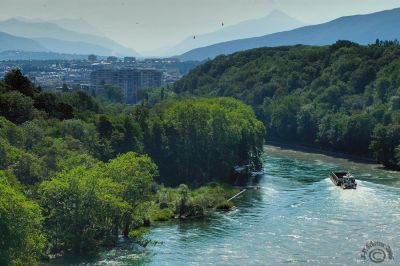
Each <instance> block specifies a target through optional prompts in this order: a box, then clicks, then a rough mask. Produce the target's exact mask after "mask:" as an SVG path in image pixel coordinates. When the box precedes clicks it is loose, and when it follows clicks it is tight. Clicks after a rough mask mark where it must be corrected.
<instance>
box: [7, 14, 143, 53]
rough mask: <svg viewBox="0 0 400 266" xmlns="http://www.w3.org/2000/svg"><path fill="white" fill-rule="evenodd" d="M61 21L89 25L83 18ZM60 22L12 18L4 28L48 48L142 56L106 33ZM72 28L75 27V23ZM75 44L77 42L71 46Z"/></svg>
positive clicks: (52, 49) (67, 51) (62, 51)
mask: <svg viewBox="0 0 400 266" xmlns="http://www.w3.org/2000/svg"><path fill="white" fill-rule="evenodd" d="M57 21H58V23H59V24H63V25H64V26H65V25H70V26H71V25H72V24H73V23H75V28H79V27H80V26H79V25H84V24H85V22H84V21H83V20H73V19H60V20H57ZM58 23H55V22H49V21H43V20H31V19H22V20H21V19H18V18H10V19H7V20H4V21H0V31H2V32H5V33H8V34H11V35H14V36H20V37H24V38H29V39H34V40H35V41H37V42H39V43H40V44H41V45H42V46H44V47H46V48H47V50H50V51H56V52H59V53H71V52H73V53H76V54H86V53H88V52H89V51H90V49H93V52H92V53H100V52H101V54H99V55H111V54H112V55H117V56H124V55H130V56H139V55H138V54H137V53H136V52H135V51H134V50H133V49H130V48H126V47H124V46H122V45H120V44H118V43H117V42H115V41H114V40H112V39H109V38H107V37H104V36H102V35H96V34H94V33H93V32H91V33H82V32H79V31H75V30H71V29H68V28H64V26H60V25H58ZM86 24H87V25H86V26H82V29H83V28H84V27H86V28H88V27H89V28H90V25H89V24H88V23H86ZM66 27H68V26H66ZM71 27H72V28H73V26H71ZM89 31H90V30H89ZM44 40H45V41H44ZM71 43H74V44H75V45H73V46H71ZM78 44H81V45H78ZM84 47H85V49H84ZM71 48H73V49H71ZM100 48H101V49H100Z"/></svg>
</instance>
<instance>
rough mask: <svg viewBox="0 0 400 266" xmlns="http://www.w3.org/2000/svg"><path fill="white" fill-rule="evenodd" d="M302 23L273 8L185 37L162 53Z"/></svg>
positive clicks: (174, 52) (288, 28)
mask: <svg viewBox="0 0 400 266" xmlns="http://www.w3.org/2000/svg"><path fill="white" fill-rule="evenodd" d="M304 25H305V24H304V23H303V22H301V21H299V20H297V19H295V18H292V17H290V16H289V15H287V14H286V13H284V12H282V11H280V10H273V11H272V12H270V13H269V14H267V15H266V16H264V17H262V18H258V19H250V20H245V21H242V22H239V23H237V24H234V25H225V26H224V27H223V28H221V29H219V30H217V31H215V32H210V33H206V34H201V35H198V36H196V39H193V36H190V37H187V38H186V39H185V40H183V41H182V42H180V43H179V44H178V45H176V46H174V47H173V48H171V49H169V50H167V51H165V52H164V53H165V54H166V55H169V56H171V55H176V54H180V53H183V52H186V51H189V50H191V49H195V48H199V47H203V46H208V45H212V44H215V43H220V42H226V41H231V40H235V39H244V38H250V37H258V36H262V35H266V34H270V33H274V32H280V31H286V30H291V29H294V28H298V27H301V26H304Z"/></svg>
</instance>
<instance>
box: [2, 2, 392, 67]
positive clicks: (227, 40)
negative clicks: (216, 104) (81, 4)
mask: <svg viewBox="0 0 400 266" xmlns="http://www.w3.org/2000/svg"><path fill="white" fill-rule="evenodd" d="M399 18H400V8H397V9H393V10H387V11H381V12H376V13H372V14H367V15H355V16H348V17H341V18H338V19H335V20H333V21H330V22H327V23H323V24H318V25H312V26H304V23H302V22H301V21H299V20H297V19H294V18H292V17H290V16H288V15H287V14H285V13H283V12H281V11H273V12H271V13H270V14H268V15H267V16H265V17H263V18H260V19H254V20H247V21H243V22H241V23H238V24H235V25H224V26H222V25H221V29H219V30H217V31H215V32H211V33H207V34H202V35H196V38H193V36H190V37H188V38H187V39H185V40H184V41H182V42H181V43H179V44H177V45H176V46H174V47H172V48H168V49H160V50H158V51H153V52H152V53H151V54H147V55H149V56H161V55H162V56H176V55H179V54H181V56H180V58H181V59H182V60H196V61H201V60H205V59H207V58H214V57H216V56H218V55H220V54H230V53H234V52H237V51H242V50H247V49H251V48H257V47H263V46H270V47H274V46H281V45H295V44H305V45H328V44H332V43H334V42H336V41H337V40H339V39H342V40H351V41H354V42H357V43H360V44H368V43H373V42H375V40H376V39H377V38H379V39H381V40H394V39H400V19H399ZM257 36H261V37H257ZM16 50H17V51H21V52H20V53H19V54H18V55H15V54H14V55H15V56H16V58H23V56H24V53H26V54H27V55H29V58H27V59H30V58H32V57H31V56H33V58H40V57H41V56H42V55H46V56H47V57H49V58H53V57H54V56H56V57H57V58H58V57H60V55H62V57H66V58H69V55H76V56H78V55H79V56H78V57H79V58H82V55H87V54H97V55H100V56H108V55H116V56H136V57H140V55H139V54H138V53H137V52H136V51H135V50H133V49H131V48H127V47H124V46H122V45H120V44H119V43H117V42H115V41H113V40H111V39H110V38H107V37H104V36H103V34H102V33H101V32H100V31H99V30H98V29H96V27H94V26H92V25H90V24H89V23H87V22H86V21H84V20H82V19H58V20H51V21H44V20H41V19H23V18H13V19H8V20H4V21H0V53H2V56H0V60H2V59H4V58H8V56H10V55H11V54H10V52H9V51H16ZM35 52H36V53H40V54H36V55H35V54H34V53H35ZM56 54H60V55H56ZM15 56H14V57H15ZM46 56H45V57H46ZM14 57H12V58H14ZM47 57H46V59H47Z"/></svg>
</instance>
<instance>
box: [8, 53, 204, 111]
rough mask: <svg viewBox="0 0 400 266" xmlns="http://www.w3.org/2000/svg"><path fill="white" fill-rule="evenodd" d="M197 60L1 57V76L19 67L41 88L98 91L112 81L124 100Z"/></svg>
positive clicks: (171, 77)
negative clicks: (21, 58) (9, 58)
mask: <svg viewBox="0 0 400 266" xmlns="http://www.w3.org/2000/svg"><path fill="white" fill-rule="evenodd" d="M198 64H199V62H181V61H179V59H175V58H162V59H157V58H149V59H141V60H137V59H136V58H135V57H124V58H117V57H114V56H109V57H102V58H98V57H96V56H94V55H90V56H89V57H88V58H87V59H82V60H77V59H76V60H15V61H0V79H1V78H3V76H4V75H5V73H7V71H9V70H11V69H13V68H19V69H21V70H22V72H23V73H24V75H27V76H28V77H29V78H30V79H31V80H32V81H33V82H34V83H35V84H36V85H38V86H41V87H42V89H44V90H49V91H52V90H61V89H62V88H63V86H64V87H65V85H67V86H68V88H70V89H83V90H87V91H90V92H92V91H95V92H96V94H97V93H99V92H100V90H101V89H102V88H103V87H104V85H114V86H118V87H120V88H121V89H122V90H123V92H124V100H125V102H126V103H135V102H136V101H137V93H138V90H140V89H146V88H152V87H159V86H162V85H165V84H170V83H173V82H175V81H177V80H179V79H180V78H181V77H182V76H183V75H184V74H186V73H187V72H188V71H189V70H191V69H192V68H194V67H195V66H197V65H198Z"/></svg>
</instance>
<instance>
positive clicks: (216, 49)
mask: <svg viewBox="0 0 400 266" xmlns="http://www.w3.org/2000/svg"><path fill="white" fill-rule="evenodd" d="M399 17H400V8H396V9H391V10H385V11H380V12H375V13H371V14H364V15H354V16H345V17H340V18H337V19H335V20H332V21H329V22H325V23H322V24H316V25H310V26H304V27H300V28H297V29H294V30H289V31H283V32H278V33H272V34H269V35H264V36H261V37H255V38H247V39H241V40H234V41H228V42H222V43H218V44H214V45H210V46H205V47H201V48H197V49H193V50H191V51H189V52H186V53H184V54H182V55H181V56H180V58H181V59H182V60H199V61H201V60H205V59H207V58H214V57H216V56H218V55H221V54H231V53H234V52H238V51H243V50H247V49H252V48H259V47H264V46H269V47H276V46H283V45H296V44H304V45H329V44H332V43H334V42H336V41H337V40H340V39H346V40H350V41H354V42H357V43H360V44H368V43H372V42H374V41H375V40H376V39H383V40H393V39H396V38H400V20H399V19H398V18H399ZM371 33H372V34H371Z"/></svg>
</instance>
